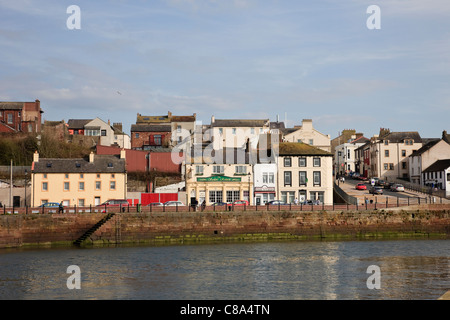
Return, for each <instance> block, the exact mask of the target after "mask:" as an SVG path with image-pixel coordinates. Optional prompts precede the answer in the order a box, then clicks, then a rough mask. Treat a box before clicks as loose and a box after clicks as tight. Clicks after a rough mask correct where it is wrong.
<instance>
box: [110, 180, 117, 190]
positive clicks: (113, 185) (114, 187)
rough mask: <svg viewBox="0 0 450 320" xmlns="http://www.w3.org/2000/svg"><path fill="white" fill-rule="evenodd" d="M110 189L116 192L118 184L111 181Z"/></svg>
mask: <svg viewBox="0 0 450 320" xmlns="http://www.w3.org/2000/svg"><path fill="white" fill-rule="evenodd" d="M109 189H111V190H116V182H115V181H110V182H109Z"/></svg>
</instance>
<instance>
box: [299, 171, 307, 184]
mask: <svg viewBox="0 0 450 320" xmlns="http://www.w3.org/2000/svg"><path fill="white" fill-rule="evenodd" d="M298 181H299V185H300V186H306V183H307V182H308V179H307V178H306V171H300V172H299V173H298Z"/></svg>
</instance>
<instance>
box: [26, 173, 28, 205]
mask: <svg viewBox="0 0 450 320" xmlns="http://www.w3.org/2000/svg"><path fill="white" fill-rule="evenodd" d="M27 176H28V170H27V169H25V208H26V207H27Z"/></svg>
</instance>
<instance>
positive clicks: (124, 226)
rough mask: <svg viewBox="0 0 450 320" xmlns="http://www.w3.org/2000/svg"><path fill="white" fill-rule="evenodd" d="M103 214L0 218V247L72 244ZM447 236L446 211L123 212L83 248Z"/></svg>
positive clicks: (449, 221) (448, 215) (449, 227)
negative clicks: (164, 243)
mask: <svg viewBox="0 0 450 320" xmlns="http://www.w3.org/2000/svg"><path fill="white" fill-rule="evenodd" d="M104 216H105V214H104V213H84V214H29V215H0V248H2V247H19V246H28V245H50V244H52V245H54V244H63V245H67V244H72V243H73V242H74V241H75V240H76V239H78V238H79V237H80V236H81V235H83V233H84V232H85V231H87V230H88V229H89V228H90V227H92V226H93V225H94V224H95V223H97V222H98V221H100V220H101V219H102V218H103V217H104ZM449 235H450V210H449V209H448V208H446V207H443V206H438V205H434V206H423V207H416V208H410V209H409V210H408V211H404V210H399V209H397V210H388V211H385V210H376V211H364V212H356V211H355V212H352V211H348V212H345V211H314V212H307V211H302V212H292V211H291V212H278V211H258V212H255V211H239V212H205V213H202V212H182V213H180V212H178V213H177V212H165V213H160V212H159V213H121V214H116V215H115V216H114V217H113V218H112V219H110V220H109V221H107V222H106V223H105V224H104V225H103V226H101V227H100V228H99V229H98V230H97V231H96V232H95V233H93V234H92V235H91V236H90V238H89V239H88V241H87V243H94V244H115V243H162V242H172V243H173V242H178V243H180V242H190V241H191V242H192V241H195V242H198V241H224V240H247V239H249V240H259V239H262V240H266V239H320V238H324V239H333V238H346V239H356V238H368V237H376V238H380V237H404V236H420V237H423V236H425V237H428V236H440V237H447V238H448V237H449Z"/></svg>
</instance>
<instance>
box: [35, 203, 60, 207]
mask: <svg viewBox="0 0 450 320" xmlns="http://www.w3.org/2000/svg"><path fill="white" fill-rule="evenodd" d="M42 207H44V208H58V207H59V203H58V202H46V203H44V204H41V205H40V206H39V208H42Z"/></svg>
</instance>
